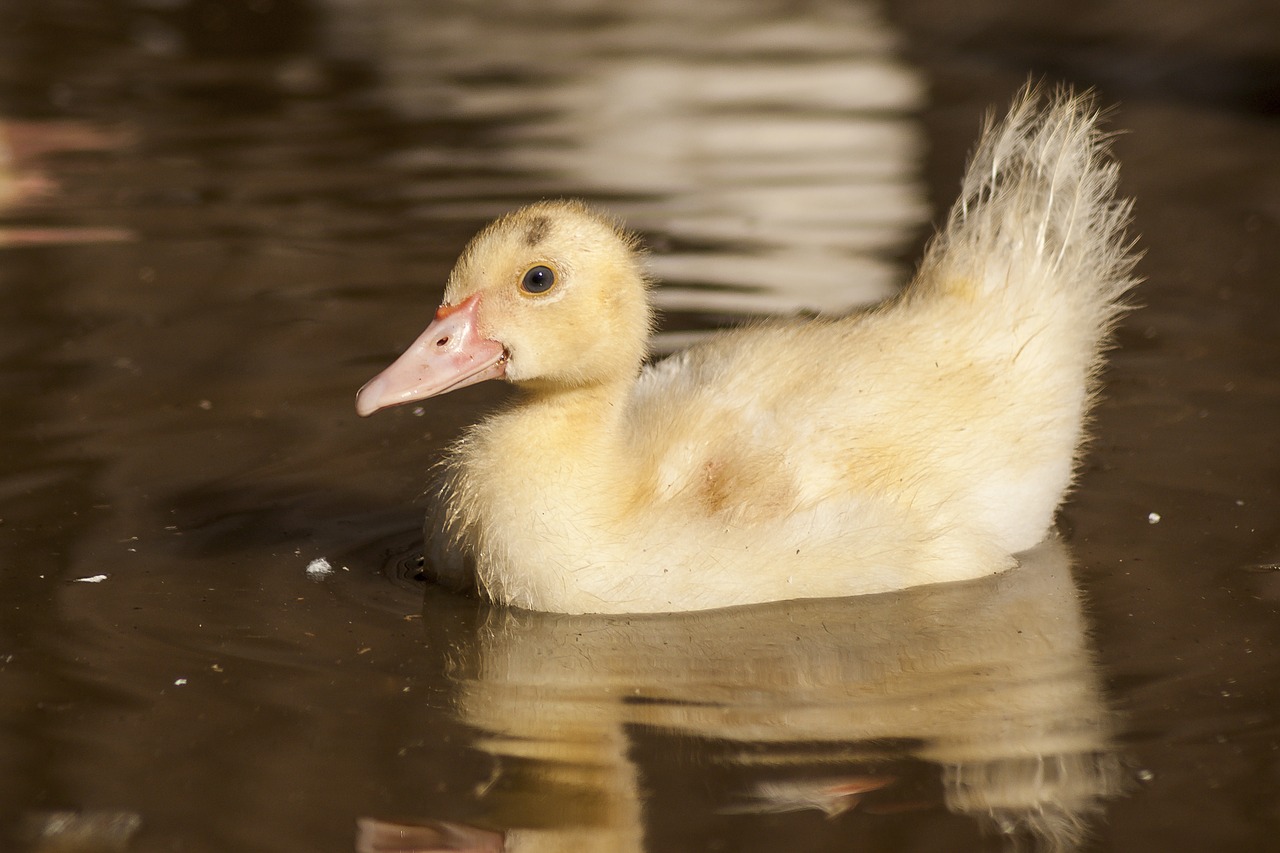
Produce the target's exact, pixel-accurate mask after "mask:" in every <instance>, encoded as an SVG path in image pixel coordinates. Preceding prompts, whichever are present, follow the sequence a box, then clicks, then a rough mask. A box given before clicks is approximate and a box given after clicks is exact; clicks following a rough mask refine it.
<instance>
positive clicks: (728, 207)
mask: <svg viewBox="0 0 1280 853" xmlns="http://www.w3.org/2000/svg"><path fill="white" fill-rule="evenodd" d="M379 2H380V4H381V6H382V7H384V8H385V10H386V14H385V15H384V16H381V17H380V18H378V19H374V20H375V21H380V22H383V23H385V26H380V25H379V23H377V22H374V23H371V22H370V21H371V19H370V18H368V17H367V15H368V11H367V9H366V7H365V4H359V5H353V6H351V7H350V11H351V14H350V15H345V16H344V15H343V14H341V11H342V8H343V6H342V5H338V4H335V7H334V13H335V16H334V18H333V21H332V31H333V32H334V33H335V36H334V39H335V40H337V39H338V38H340V37H341V38H343V39H348V40H349V39H350V38H351V32H352V30H353V25H354V21H353V20H351V18H352V17H354V16H356V15H358V16H359V17H360V18H361V23H360V25H359V27H357V28H356V29H357V31H360V32H362V33H363V34H364V41H365V42H366V46H365V50H367V51H368V52H369V53H370V54H371V55H374V56H378V57H380V59H379V62H380V65H381V68H380V72H381V75H382V78H383V79H382V85H381V94H382V97H384V98H385V99H386V100H387V101H388V102H389V103H390V105H391V106H393V107H394V108H395V109H396V110H397V112H399V113H401V114H402V115H406V116H411V117H414V118H416V119H419V120H424V119H430V118H432V117H433V116H438V115H440V114H441V113H442V112H444V113H447V114H448V115H450V116H456V115H458V114H462V115H467V116H470V117H471V118H473V119H476V120H481V121H484V122H489V123H492V124H493V126H495V127H496V130H494V131H493V134H492V145H491V146H490V147H485V148H482V149H476V148H474V147H466V148H464V149H460V150H459V149H454V150H450V149H449V148H448V146H442V144H441V140H439V139H424V140H423V144H422V146H421V147H420V148H417V149H410V150H406V151H404V152H402V153H401V155H400V162H401V163H402V165H404V166H406V167H410V168H411V167H413V166H414V165H418V166H423V165H427V164H431V163H438V162H439V161H440V158H441V157H442V156H445V157H448V158H449V159H450V161H451V162H452V163H454V165H455V166H456V165H457V164H458V163H466V164H472V165H475V166H483V167H489V168H500V169H502V170H503V174H501V175H500V176H499V177H498V178H496V179H495V180H494V181H493V183H492V185H490V186H488V187H487V188H484V187H477V185H476V183H475V182H474V181H468V182H466V183H465V184H455V185H444V184H442V183H441V182H440V181H439V180H438V179H437V180H434V181H428V182H426V183H425V184H423V185H421V186H419V187H418V188H417V191H418V192H419V194H420V195H421V196H422V203H423V205H424V206H425V207H426V208H427V209H428V210H429V211H430V215H431V216H432V217H440V216H448V215H456V216H466V217H473V218H484V219H488V218H492V217H493V216H495V215H496V214H498V213H501V212H503V211H505V210H507V209H509V208H511V207H513V206H516V205H517V204H520V203H523V202H527V201H530V200H532V199H536V198H540V197H542V196H545V195H547V194H563V193H565V192H566V188H568V191H571V192H578V193H581V194H585V195H589V196H593V197H597V198H599V197H608V198H609V199H610V202H609V206H610V208H611V209H613V210H615V211H617V213H619V214H620V215H621V216H622V217H623V218H625V219H626V220H627V221H628V222H629V223H631V224H633V225H635V226H637V227H639V228H641V229H642V230H645V231H647V232H649V233H650V234H652V235H655V236H656V238H657V239H656V240H655V243H656V244H657V245H658V247H659V251H658V252H656V254H655V257H654V259H653V267H654V271H655V273H656V274H657V275H658V276H659V278H662V279H665V280H667V281H669V282H676V283H678V284H679V285H682V286H669V287H666V288H664V289H662V290H661V291H660V292H659V294H658V300H659V304H660V305H661V306H662V307H665V308H668V309H673V310H712V311H722V312H728V313H734V314H743V313H752V312H789V311H794V310H797V309H806V310H815V311H843V310H846V309H848V308H850V307H853V306H855V305H860V304H866V303H869V302H873V301H876V300H877V299H879V298H881V297H883V296H885V295H886V294H887V293H888V292H889V291H890V290H891V289H892V288H893V286H895V285H897V284H898V283H899V282H900V281H901V278H902V276H901V274H900V271H899V270H898V269H897V268H896V266H895V265H894V264H893V263H892V262H891V260H890V259H891V258H892V257H893V256H894V255H895V254H896V253H897V252H899V251H900V250H901V249H902V248H903V247H904V243H905V242H906V241H907V240H908V239H909V238H910V237H911V236H912V234H913V232H914V230H915V229H916V228H918V227H919V225H920V224H921V223H922V222H923V221H924V219H925V217H926V216H927V210H926V208H925V204H924V200H923V191H922V189H921V187H920V185H919V183H918V179H917V175H916V171H917V161H918V159H919V156H920V152H921V148H922V141H921V137H920V132H919V130H918V128H917V127H916V125H915V123H914V122H913V121H911V120H910V119H909V118H908V114H909V113H910V112H911V111H913V110H915V109H917V108H918V107H919V106H920V105H921V103H922V100H923V85H922V83H921V80H920V78H919V76H918V75H917V74H916V72H914V71H913V70H911V69H910V68H908V67H907V66H906V65H904V64H902V63H901V62H899V61H898V60H897V59H896V58H895V57H894V56H893V47H894V38H893V36H892V34H891V32H890V31H889V30H888V28H887V27H886V26H885V24H884V23H883V22H882V21H881V20H880V18H879V16H878V14H877V12H876V11H875V10H874V9H873V8H872V7H871V6H870V5H869V4H862V3H839V4H837V3H814V4H809V5H808V6H807V7H806V9H805V14H803V15H797V14H796V10H795V9H794V7H793V6H792V5H791V4H782V3H779V4H772V3H769V2H765V0H756V2H754V3H748V4H744V3H742V2H725V0H717V2H709V3H701V4H689V3H687V2H683V0H663V2H657V3H645V4H632V5H629V6H619V5H618V4H603V3H590V2H573V0H561V2H558V3H553V4H540V5H539V6H538V7H536V8H534V7H527V6H526V5H525V4H521V3H515V2H506V3H497V4H488V5H486V6H484V7H477V6H475V4H471V3H448V4H440V6H439V7H438V12H437V14H436V15H434V16H432V17H430V18H426V17H423V16H412V15H407V14H393V12H394V10H395V9H398V8H400V7H401V6H403V5H405V4H406V3H408V2H410V0H379ZM753 6H754V7H758V8H751V7H753ZM775 6H776V8H775ZM592 22H594V23H595V26H592V27H591V28H590V37H584V32H583V31H584V26H585V25H587V24H589V23H592ZM339 33H340V34H341V36H339V35H336V34H339ZM348 49H350V48H348ZM671 343H672V342H671V341H668V342H667V345H668V346H669V345H670V344H671Z"/></svg>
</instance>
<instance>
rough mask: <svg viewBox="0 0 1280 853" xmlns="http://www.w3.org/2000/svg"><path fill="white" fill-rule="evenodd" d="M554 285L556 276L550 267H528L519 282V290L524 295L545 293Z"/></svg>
mask: <svg viewBox="0 0 1280 853" xmlns="http://www.w3.org/2000/svg"><path fill="white" fill-rule="evenodd" d="M555 283H556V274H555V271H553V270H552V269H551V267H544V266H536V267H530V268H529V270H528V271H527V272H526V273H525V274H524V278H522V279H521V280H520V289H521V290H523V291H524V292H525V293H546V292H547V291H548V290H550V289H551V287H552V286H553V285H554V284H555Z"/></svg>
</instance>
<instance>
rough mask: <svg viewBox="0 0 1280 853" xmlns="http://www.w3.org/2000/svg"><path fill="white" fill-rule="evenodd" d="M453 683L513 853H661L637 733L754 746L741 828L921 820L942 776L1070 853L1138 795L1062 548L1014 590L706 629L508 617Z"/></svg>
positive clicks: (709, 615)
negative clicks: (648, 829)
mask: <svg viewBox="0 0 1280 853" xmlns="http://www.w3.org/2000/svg"><path fill="white" fill-rule="evenodd" d="M456 678H457V680H458V682H459V686H458V690H459V693H458V699H457V703H458V709H459V712H460V714H461V715H462V717H463V719H464V720H465V721H466V722H468V723H469V724H471V725H473V726H475V727H476V728H477V729H479V730H480V731H481V732H482V736H481V738H480V741H479V742H480V746H481V748H482V749H483V750H485V751H487V752H488V753H490V754H491V755H492V756H494V757H495V759H497V762H498V763H497V766H498V767H499V768H500V770H501V777H500V778H499V779H498V780H496V782H495V781H493V780H491V782H493V784H492V785H491V787H492V789H493V793H492V795H491V797H490V800H489V805H490V808H491V811H492V819H493V821H494V822H496V823H498V824H499V825H503V826H508V827H512V828H511V829H510V830H509V831H508V833H507V847H506V849H507V850H511V851H517V850H518V851H527V850H565V851H568V850H582V849H598V850H618V851H623V850H633V851H640V850H643V849H644V828H643V815H642V799H643V798H642V794H641V790H642V786H641V784H640V781H639V774H640V769H639V767H638V766H637V764H636V762H634V761H633V760H632V758H631V756H632V754H633V753H632V751H631V739H630V737H629V731H631V730H633V728H632V727H636V726H639V727H642V728H641V729H640V730H641V731H643V730H645V729H649V730H661V731H665V732H668V733H675V734H679V735H684V736H694V737H696V738H698V739H702V740H703V741H704V742H705V741H714V742H721V743H724V742H729V743H736V744H738V747H737V748H735V749H733V750H731V751H730V752H729V757H728V758H727V759H725V760H726V761H728V762H729V763H732V764H733V765H735V766H736V767H737V768H738V770H739V771H740V772H741V774H743V777H742V778H744V779H745V780H746V782H745V784H746V788H745V789H741V790H737V791H731V792H729V793H728V794H727V801H726V802H724V803H722V804H721V808H722V810H724V811H739V812H740V811H762V812H764V811H783V810H792V809H797V808H818V809H821V810H823V811H825V812H827V813H828V814H839V813H840V812H843V811H849V810H853V811H854V812H859V811H869V812H881V813H891V812H894V811H899V810H911V809H919V808H922V807H926V806H928V805H929V804H930V803H929V802H928V801H926V802H920V797H921V794H920V785H919V784H918V783H913V782H910V781H909V780H908V779H907V777H908V776H910V775H912V774H915V775H919V770H918V768H919V766H920V763H921V762H927V764H926V765H925V766H927V767H933V768H935V769H934V770H932V771H930V772H931V773H932V774H933V775H934V785H935V786H938V785H940V798H941V801H942V803H943V804H944V805H945V807H946V808H947V809H948V810H949V811H951V812H953V813H957V814H962V815H968V816H972V817H973V818H975V819H976V820H977V821H978V822H979V823H980V824H981V825H983V826H984V827H985V828H987V829H988V830H991V831H995V832H999V833H1001V834H1003V835H1005V836H1008V837H1009V838H1011V839H1015V840H1017V842H1019V843H1027V844H1029V846H1030V847H1031V848H1032V849H1036V850H1067V849H1073V848H1074V846H1075V845H1076V843H1077V842H1078V841H1079V839H1080V838H1081V837H1082V836H1083V834H1084V832H1085V830H1086V827H1087V823H1088V822H1089V820H1090V819H1091V818H1092V817H1093V816H1094V815H1095V814H1096V813H1097V812H1098V811H1099V810H1100V808H1101V805H1102V802H1103V800H1104V798H1106V797H1108V796H1110V795H1112V794H1114V793H1116V792H1117V790H1118V786H1119V763H1118V760H1117V759H1116V757H1115V756H1114V755H1113V753H1112V752H1111V749H1112V747H1111V744H1110V742H1109V737H1110V720H1109V717H1108V714H1107V712H1106V711H1105V709H1104V707H1103V702H1102V698H1101V694H1100V689H1099V684H1098V679H1097V675H1096V673H1095V671H1094V668H1093V665H1092V662H1091V656H1090V652H1089V651H1088V648H1087V646H1086V640H1085V623H1084V620H1083V618H1082V615H1081V611H1080V604H1079V600H1078V597H1077V593H1076V590H1075V588H1074V586H1073V584H1072V581H1071V577H1070V571H1069V567H1068V557H1067V554H1066V551H1065V548H1064V547H1063V546H1062V544H1061V543H1060V542H1058V541H1056V540H1051V541H1049V542H1047V543H1045V544H1043V545H1041V546H1040V547H1039V548H1037V549H1036V550H1034V551H1032V552H1029V553H1028V554H1025V555H1023V564H1022V566H1021V567H1020V568H1018V569H1016V570H1014V571H1011V572H1009V573H1006V574H1004V575H1001V576H998V577H994V578H988V579H983V580H980V581H976V582H971V583H964V584H955V585H947V586H939V587H933V588H923V589H916V590H908V591H906V592H902V593H895V594H891V595H881V596H868V597H863V598H854V599H844V600H838V601H803V602H786V603H783V604H777V605H767V606H760V607H752V608H741V609H734V610H727V611H712V612H706V613H699V614H693V615H688V616H642V617H580V616H579V617H567V616H559V615H554V614H542V613H531V612H526V611H515V610H497V609H495V610H492V611H490V612H489V613H488V618H487V620H486V621H485V623H484V624H483V625H482V626H481V628H480V630H479V631H478V634H477V637H476V638H475V643H474V647H473V648H471V649H470V650H469V652H468V653H464V654H462V656H461V658H460V660H459V662H458V667H457V672H456ZM913 767H915V768H917V769H916V770H914V771H913V770H912V768H913ZM938 777H940V778H938ZM934 799H935V800H936V799H937V795H935V796H934ZM548 815H553V816H554V818H551V819H549V818H548V817H547V816H548ZM549 820H550V823H549V822H548V821H549Z"/></svg>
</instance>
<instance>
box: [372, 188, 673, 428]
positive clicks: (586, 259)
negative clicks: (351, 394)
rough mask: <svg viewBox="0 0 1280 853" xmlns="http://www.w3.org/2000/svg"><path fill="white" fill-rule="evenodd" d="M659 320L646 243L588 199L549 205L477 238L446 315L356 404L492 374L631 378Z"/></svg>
mask: <svg viewBox="0 0 1280 853" xmlns="http://www.w3.org/2000/svg"><path fill="white" fill-rule="evenodd" d="M651 322H652V312H651V309H650V306H649V299H648V293H647V284H646V279H645V275H644V272H643V266H642V261H641V257H640V250H639V247H638V242H637V240H636V239H635V238H634V237H632V236H631V235H629V234H628V233H626V232H625V231H624V230H622V229H621V228H620V227H619V226H618V225H617V224H616V223H614V222H613V221H612V220H610V219H608V218H607V217H605V216H603V215H601V214H598V213H596V212H594V211H592V210H591V209H590V208H588V207H586V206H585V205H583V204H582V203H580V202H576V201H548V202H539V203H538V204H533V205H530V206H528V207H524V208H521V209H519V210H516V211H514V212H512V213H509V214H507V215H505V216H503V217H501V218H500V219H497V220H496V221H494V222H492V223H491V224H490V225H489V226H487V227H486V228H485V229H484V230H482V231H481V232H480V233H479V234H477V235H476V236H475V237H473V238H472V240H471V242H470V243H468V244H467V247H466V248H465V249H464V250H463V252H462V255H461V257H459V259H458V262H457V264H456V265H455V266H454V268H453V272H452V273H450V275H449V279H448V282H447V284H446V285H445V292H444V302H443V304H442V305H441V307H440V309H439V311H437V312H436V319H435V320H434V322H432V323H431V325H429V326H428V327H427V329H426V331H424V332H423V333H422V335H420V336H419V338H418V339H417V340H416V341H414V343H413V344H412V345H411V346H410V347H409V349H408V350H406V351H405V353H404V354H403V355H401V356H400V358H398V359H397V360H396V361H395V362H394V363H393V364H392V365H391V366H390V367H388V368H387V369H386V370H384V371H383V372H382V373H380V374H378V375H377V376H375V377H374V378H373V379H371V380H369V382H368V383H366V384H365V386H364V387H363V388H361V389H360V393H359V394H358V395H357V397H356V411H357V412H358V413H359V414H361V415H371V414H373V413H374V412H376V411H378V410H379V409H383V408H386V407H388V406H394V405H398V404H401V403H408V402H412V401H414V400H422V399H425V398H427V397H433V396H436V395H438V394H444V393H447V392H449V391H453V390H455V389H457V388H462V387H465V386H467V385H473V384H475V383H476V382H482V381H484V380H486V379H498V378H504V379H506V380H507V381H509V382H513V383H516V384H517V385H520V386H523V387H526V388H529V389H532V390H552V391H554V390H557V389H562V388H576V387H583V386H590V385H598V384H606V383H613V382H619V381H630V380H631V379H633V378H634V377H635V375H636V372H637V371H638V369H639V367H640V363H641V361H642V360H643V359H644V355H645V348H646V345H647V341H648V337H649V330H650V324H651Z"/></svg>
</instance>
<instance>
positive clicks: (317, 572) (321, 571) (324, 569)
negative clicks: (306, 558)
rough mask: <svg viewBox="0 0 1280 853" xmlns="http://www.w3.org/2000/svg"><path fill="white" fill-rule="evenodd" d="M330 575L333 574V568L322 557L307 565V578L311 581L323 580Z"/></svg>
mask: <svg viewBox="0 0 1280 853" xmlns="http://www.w3.org/2000/svg"><path fill="white" fill-rule="evenodd" d="M331 574H333V566H332V565H330V563H329V561H328V560H326V559H325V558H324V557H317V558H316V559H314V560H312V561H311V562H310V563H307V577H309V578H311V579H312V580H313V581H319V580H324V579H325V578H327V577H328V576H329V575H331Z"/></svg>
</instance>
